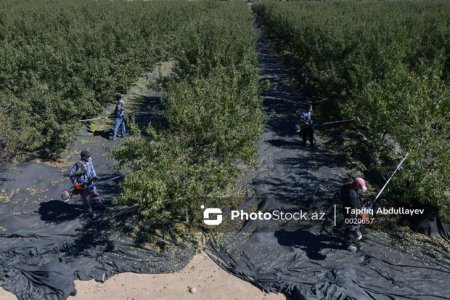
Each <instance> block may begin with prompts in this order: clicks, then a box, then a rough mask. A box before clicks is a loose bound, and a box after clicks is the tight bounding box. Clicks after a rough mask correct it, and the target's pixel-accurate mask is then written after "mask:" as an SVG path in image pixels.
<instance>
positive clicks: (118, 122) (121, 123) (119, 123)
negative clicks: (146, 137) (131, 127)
mask: <svg viewBox="0 0 450 300" xmlns="http://www.w3.org/2000/svg"><path fill="white" fill-rule="evenodd" d="M119 127H122V137H125V133H126V130H125V120H124V119H123V116H122V117H117V118H116V121H115V123H114V130H113V140H115V139H116V136H117V130H119Z"/></svg>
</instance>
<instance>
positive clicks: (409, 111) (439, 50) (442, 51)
mask: <svg viewBox="0 0 450 300" xmlns="http://www.w3.org/2000/svg"><path fill="white" fill-rule="evenodd" d="M254 10H255V12H256V13H257V14H258V15H259V16H261V17H262V18H263V19H264V21H265V22H266V24H267V25H268V26H269V27H270V28H271V30H273V31H274V32H275V33H276V34H277V36H279V37H280V40H281V41H282V43H283V44H284V45H285V47H286V48H288V49H289V50H290V51H292V52H293V53H294V55H295V57H296V58H297V59H298V61H299V64H300V65H301V66H302V68H303V69H304V70H305V71H306V73H307V74H308V76H309V77H310V79H311V80H312V82H313V83H314V84H315V85H316V86H317V87H318V90H319V91H320V92H321V94H322V96H323V97H324V98H326V99H327V100H328V102H327V103H326V105H323V107H324V109H325V110H327V113H328V114H330V115H335V116H342V117H344V118H347V117H356V118H357V120H358V123H359V124H360V125H361V128H363V129H364V130H365V134H366V135H367V136H368V137H369V139H370V141H371V142H372V143H373V149H374V150H376V151H377V152H378V153H377V154H379V155H380V157H392V155H393V154H392V149H391V148H392V147H391V145H387V144H386V143H385V139H384V137H386V136H387V135H388V136H390V137H392V138H393V139H394V141H395V142H396V143H398V144H399V146H400V148H401V149H402V150H403V151H404V152H406V151H409V152H411V155H410V158H409V159H408V160H407V162H406V163H405V169H404V170H403V171H402V172H400V173H399V175H398V177H396V179H395V181H394V188H393V189H391V191H392V193H391V197H392V198H394V195H396V194H397V195H398V196H399V197H396V198H399V200H400V201H402V202H403V203H405V204H408V203H409V204H417V203H421V204H426V205H431V206H434V207H437V208H438V209H439V210H440V213H441V214H442V215H443V216H446V215H448V214H449V213H450V197H449V193H448V191H449V186H450V181H449V178H450V167H449V166H450V164H449V157H450V147H449V145H450V119H449V118H450V116H449V112H450V100H449V99H450V90H449V85H450V73H449V72H450V23H449V20H450V3H449V2H448V1H423V2H422V1H414V2H410V1H379V2H356V1H345V2H306V1H301V2H289V3H275V2H269V3H264V4H261V5H256V6H255V7H254ZM394 162H395V160H393V161H390V164H388V165H387V166H386V168H385V169H386V171H388V170H389V171H391V170H392V168H393V166H394Z"/></svg>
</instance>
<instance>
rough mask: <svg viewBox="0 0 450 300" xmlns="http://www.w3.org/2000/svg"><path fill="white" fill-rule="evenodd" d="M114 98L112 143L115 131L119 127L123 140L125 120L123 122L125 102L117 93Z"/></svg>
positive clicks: (115, 134) (114, 138)
mask: <svg viewBox="0 0 450 300" xmlns="http://www.w3.org/2000/svg"><path fill="white" fill-rule="evenodd" d="M114 98H115V100H116V108H115V110H114V112H113V117H114V118H115V122H114V129H113V138H112V139H113V141H115V140H116V136H117V130H119V127H121V128H122V137H123V138H125V133H126V129H125V120H124V110H125V102H124V101H123V99H122V95H121V94H119V93H116V94H114Z"/></svg>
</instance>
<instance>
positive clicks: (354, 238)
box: [340, 178, 367, 252]
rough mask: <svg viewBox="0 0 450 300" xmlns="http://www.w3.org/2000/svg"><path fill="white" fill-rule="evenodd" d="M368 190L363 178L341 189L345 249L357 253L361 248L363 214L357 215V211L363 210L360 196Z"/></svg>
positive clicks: (344, 185)
mask: <svg viewBox="0 0 450 300" xmlns="http://www.w3.org/2000/svg"><path fill="white" fill-rule="evenodd" d="M366 190H367V187H366V182H365V180H364V179H363V178H356V179H355V180H352V181H347V182H345V183H344V184H343V186H342V188H341V193H340V194H341V201H342V213H343V215H344V223H345V247H346V248H347V249H348V250H350V251H352V252H355V251H356V250H358V248H359V247H360V245H359V241H360V240H361V238H362V233H361V218H362V217H363V216H362V215H361V214H357V212H356V211H355V209H359V210H361V209H362V202H361V198H360V194H361V193H362V192H364V191H366Z"/></svg>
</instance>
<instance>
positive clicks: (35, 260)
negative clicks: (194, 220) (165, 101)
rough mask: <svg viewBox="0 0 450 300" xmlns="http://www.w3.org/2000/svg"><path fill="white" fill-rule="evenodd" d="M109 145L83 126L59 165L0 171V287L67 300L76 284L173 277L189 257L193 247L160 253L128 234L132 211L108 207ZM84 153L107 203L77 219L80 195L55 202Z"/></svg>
mask: <svg viewBox="0 0 450 300" xmlns="http://www.w3.org/2000/svg"><path fill="white" fill-rule="evenodd" d="M143 117H146V118H148V117H149V116H143ZM150 117H152V116H150ZM138 121H139V120H138ZM142 121H143V123H148V120H142ZM112 143H113V142H112V141H109V140H108V139H107V138H105V136H92V135H90V134H88V132H87V131H86V129H85V130H83V131H82V132H79V133H78V134H77V136H76V141H75V143H74V145H73V146H71V151H70V153H72V157H70V158H69V159H68V160H67V163H66V164H64V165H63V166H58V165H52V164H51V163H50V164H48V163H37V162H28V163H24V164H21V165H18V166H16V167H9V168H7V169H4V170H2V172H1V173H0V179H1V181H0V191H1V193H0V197H1V199H0V286H2V287H3V288H4V289H6V290H8V291H11V292H12V293H14V294H16V295H17V297H18V298H19V299H20V300H25V299H29V300H36V299H66V298H67V297H68V296H69V295H70V294H74V293H75V287H74V283H73V281H74V280H75V279H81V280H90V279H95V280H97V281H104V280H107V279H108V278H109V277H111V276H112V275H114V274H116V273H120V272H136V273H166V272H172V271H177V270H180V269H182V268H183V267H184V266H185V265H186V264H187V263H188V262H189V261H190V260H191V258H192V257H193V255H194V253H195V250H194V249H193V248H192V247H191V246H190V245H187V244H184V243H178V242H177V241H176V240H175V239H171V238H169V240H168V237H165V242H166V243H167V242H168V243H169V244H170V243H171V244H170V245H169V246H167V247H166V251H160V250H159V249H158V250H150V249H148V247H144V246H145V245H144V243H142V242H138V241H137V240H136V239H134V238H131V237H130V234H129V233H130V232H131V231H132V229H133V228H134V226H135V225H136V222H135V216H136V214H135V212H134V210H133V209H131V208H127V207H117V206H112V205H111V199H112V197H114V196H118V195H119V194H120V188H119V185H118V182H119V181H120V180H121V178H122V177H120V175H121V174H120V173H114V172H112V171H111V170H112V166H113V164H114V161H113V160H112V159H111V158H109V156H108V155H107V150H108V149H110V148H111V146H112V145H113V144H112ZM85 148H86V149H89V151H90V152H91V153H92V158H93V162H94V166H95V167H96V171H97V175H98V176H99V183H98V190H99V192H100V194H101V195H102V197H103V198H104V199H105V203H106V205H107V211H104V212H95V215H94V217H92V218H87V217H85V216H84V215H83V204H82V201H81V199H80V196H73V198H72V199H71V200H70V201H68V202H64V201H61V200H60V192H61V191H62V190H63V189H64V188H68V187H69V186H70V185H69V180H68V178H67V176H66V175H67V173H68V170H69V168H70V166H71V164H73V163H74V162H75V161H77V160H78V159H79V156H78V153H79V152H80V150H82V149H85ZM111 179H112V180H111ZM155 248H157V247H155Z"/></svg>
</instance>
